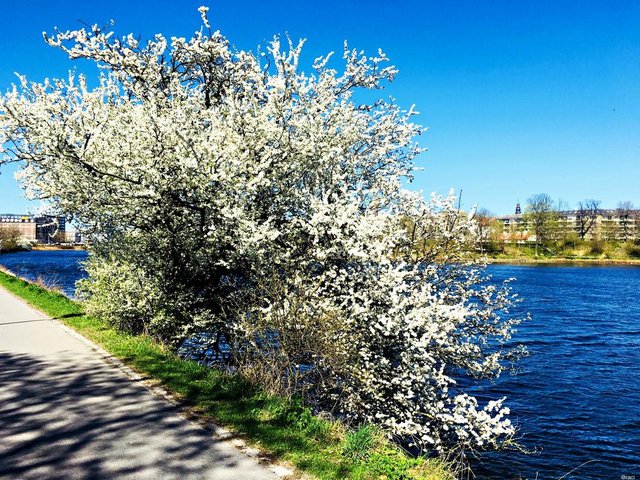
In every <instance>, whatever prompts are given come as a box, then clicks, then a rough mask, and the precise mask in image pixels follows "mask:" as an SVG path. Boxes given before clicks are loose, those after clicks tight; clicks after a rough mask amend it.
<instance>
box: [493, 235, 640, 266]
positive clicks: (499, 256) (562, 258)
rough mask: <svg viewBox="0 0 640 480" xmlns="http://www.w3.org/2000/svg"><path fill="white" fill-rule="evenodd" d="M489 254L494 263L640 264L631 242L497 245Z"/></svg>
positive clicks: (638, 254) (639, 248)
mask: <svg viewBox="0 0 640 480" xmlns="http://www.w3.org/2000/svg"><path fill="white" fill-rule="evenodd" d="M493 247H494V248H493V249H491V250H489V251H488V252H487V254H486V255H487V257H488V258H489V260H490V261H491V262H495V263H580V264H602V265H640V247H639V246H637V245H635V244H632V243H626V244H625V243H614V242H586V241H585V242H577V243H576V244H575V245H573V244H571V245H551V246H539V247H538V249H537V250H536V248H535V247H534V246H532V245H513V244H501V245H494V246H493Z"/></svg>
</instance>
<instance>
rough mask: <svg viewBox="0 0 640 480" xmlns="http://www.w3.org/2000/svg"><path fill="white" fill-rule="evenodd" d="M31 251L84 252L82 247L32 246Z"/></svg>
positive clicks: (84, 248)
mask: <svg viewBox="0 0 640 480" xmlns="http://www.w3.org/2000/svg"><path fill="white" fill-rule="evenodd" d="M32 250H86V247H85V246H84V245H34V246H33V248H32Z"/></svg>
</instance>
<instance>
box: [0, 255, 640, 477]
mask: <svg viewBox="0 0 640 480" xmlns="http://www.w3.org/2000/svg"><path fill="white" fill-rule="evenodd" d="M85 258H86V253H85V252H81V251H46V252H25V253H16V254H4V255H0V264H1V265H4V266H5V267H6V268H9V269H10V270H12V271H14V272H15V273H17V274H18V275H21V276H24V277H27V278H29V279H32V280H35V279H36V278H37V277H38V276H41V277H43V278H44V280H45V282H46V281H51V282H55V283H57V284H58V286H60V287H62V288H63V290H64V291H65V292H66V293H67V294H72V293H73V290H74V283H75V281H76V280H78V279H79V278H81V277H82V276H83V272H82V270H81V267H80V266H79V265H78V261H81V260H84V259H85ZM489 272H490V273H491V274H492V275H494V278H495V280H496V281H499V280H501V279H505V278H510V277H516V278H517V279H518V280H517V281H516V282H515V283H514V290H515V292H516V293H518V294H519V295H520V296H521V297H522V298H523V299H524V301H523V303H522V304H520V306H519V307H518V309H519V310H520V311H521V312H523V311H527V312H530V313H531V315H532V320H531V321H529V322H527V323H525V324H522V325H521V326H520V327H519V329H518V330H519V331H518V333H517V334H516V335H515V339H516V340H518V341H519V342H521V343H524V344H525V345H526V346H527V348H528V349H529V352H530V356H528V357H526V358H524V359H523V360H522V361H521V362H520V367H521V370H522V371H521V373H519V374H518V375H515V376H512V375H509V374H506V375H503V376H502V377H501V378H499V379H498V380H497V381H496V382H495V383H494V384H493V385H490V386H489V387H483V388H482V389H481V390H479V391H478V392H477V393H478V395H480V396H486V397H487V398H499V397H502V396H506V397H507V404H508V406H509V407H510V408H511V412H512V413H511V419H512V421H514V422H515V423H516V424H517V425H519V427H520V443H521V444H522V445H523V446H525V447H526V448H527V449H529V450H535V451H537V453H533V454H529V455H524V454H521V453H517V452H506V453H498V454H491V455H484V456H483V457H482V458H481V461H480V462H476V463H475V465H474V471H475V473H476V475H477V478H479V479H496V480H497V479H500V480H503V479H518V478H522V479H530V480H534V479H539V480H542V479H559V478H561V477H563V476H564V477H563V478H564V479H565V480H569V479H587V480H590V479H593V480H596V479H597V480H601V479H621V478H623V476H629V477H632V476H633V475H635V478H637V479H639V480H640V387H639V385H640V302H639V301H638V297H637V296H638V294H639V293H640V268H638V267H624V266H566V265H561V266H557V265H555V266H541V265H518V266H512V265H494V266H491V267H489ZM574 469H576V470H575V471H573V473H570V474H568V473H569V472H570V471H572V470H574ZM567 474H568V475H567ZM565 475H566V476H565Z"/></svg>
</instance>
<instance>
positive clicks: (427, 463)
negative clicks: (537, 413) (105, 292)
mask: <svg viewBox="0 0 640 480" xmlns="http://www.w3.org/2000/svg"><path fill="white" fill-rule="evenodd" d="M0 286H2V287H4V288H6V289H7V290H8V291H10V292H11V293H13V294H14V295H16V296H18V297H20V298H22V299H23V300H25V301H26V302H27V303H29V304H30V305H32V306H33V307H35V308H36V309H38V310H40V311H42V312H44V313H45V314H47V315H48V316H50V317H52V318H56V319H58V320H60V321H62V322H64V323H65V324H66V325H67V326H69V327H71V328H73V329H74V330H76V331H77V332H79V333H80V334H82V335H83V336H85V337H86V338H89V339H90V340H92V341H93V342H95V343H96V344H98V345H100V346H101V347H102V348H104V349H105V350H107V351H108V352H110V353H111V354H112V355H114V356H115V357H117V358H119V359H120V360H122V361H123V362H124V363H126V364H127V365H129V366H130V367H131V368H133V369H134V370H136V371H138V372H140V373H142V374H143V375H145V376H146V377H148V378H149V379H151V381H153V382H155V383H156V384H159V385H162V386H163V387H164V388H165V389H166V390H168V391H169V392H171V393H172V394H173V395H174V396H175V397H176V398H178V399H179V400H181V401H182V403H184V404H185V405H187V406H188V407H189V408H190V410H191V411H192V412H193V413H194V414H196V415H197V416H198V417H199V418H201V419H204V420H212V421H215V422H217V423H219V424H222V425H224V426H225V427H227V428H228V429H230V430H232V431H234V432H236V433H237V434H238V435H239V436H242V437H243V438H245V439H247V440H248V441H249V442H250V443H251V444H252V445H253V446H255V447H257V448H259V449H261V450H262V451H263V452H264V453H265V455H267V456H269V457H271V458H272V459H275V460H278V461H282V462H286V463H289V464H291V465H294V466H295V467H297V469H298V471H299V472H303V473H306V474H311V475H313V476H316V477H319V478H323V479H339V478H353V479H374V478H385V479H430V480H444V479H447V480H452V479H453V478H454V475H453V474H452V473H451V470H450V469H449V468H448V467H447V465H446V464H445V463H444V462H442V461H440V460H437V459H423V458H417V459H416V458H411V457H409V456H407V455H405V453H404V452H402V451H401V450H399V449H398V448H397V447H395V446H393V445H391V444H390V443H388V442H387V441H386V440H384V439H383V438H382V436H381V435H380V434H379V432H377V431H376V430H375V429H373V428H371V427H363V428H361V429H359V430H358V431H355V432H350V431H348V430H347V429H346V428H345V427H344V426H343V425H341V424H340V423H338V422H332V421H328V420H325V419H322V418H319V417H317V416H314V415H312V414H311V411H310V410H309V409H308V408H307V407H304V406H302V405H300V403H298V402H295V401H293V402H292V401H288V400H286V399H283V398H279V397H274V396H268V395H265V394H264V393H262V392H261V391H260V390H259V389H257V388H255V387H253V386H252V385H249V384H247V382H245V381H243V380H242V379H241V378H238V377H237V376H231V375H226V374H223V373H221V372H219V371H217V370H215V369H211V368H208V367H204V366H201V365H199V364H197V363H195V362H192V361H187V360H183V359H180V358H178V357H177V356H176V355H174V354H173V353H172V352H170V351H168V350H167V349H165V348H164V347H162V346H161V345H158V344H157V343H155V342H154V341H153V340H151V339H150V338H148V337H145V336H131V335H127V334H123V333H120V332H117V331H115V330H114V329H112V328H110V327H109V326H108V325H106V324H105V323H104V322H102V321H100V320H99V319H96V318H92V317H89V316H87V315H84V313H83V311H82V307H81V305H80V304H78V303H77V302H74V301H72V300H70V299H68V298H67V297H65V296H64V295H62V294H60V293H57V292H53V291H50V290H47V289H44V288H42V287H39V286H37V285H34V284H31V283H28V282H26V281H23V280H21V279H18V278H15V277H13V276H12V275H9V274H7V273H3V272H0Z"/></svg>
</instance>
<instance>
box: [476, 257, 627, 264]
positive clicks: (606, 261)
mask: <svg viewBox="0 0 640 480" xmlns="http://www.w3.org/2000/svg"><path fill="white" fill-rule="evenodd" d="M487 260H488V261H489V263H506V264H514V265H518V264H529V263H537V264H568V265H570V264H584V265H638V266H640V259H639V260H631V259H615V258H553V257H541V258H529V257H524V258H523V257H508V258H504V257H500V258H491V257H488V258H487Z"/></svg>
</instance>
